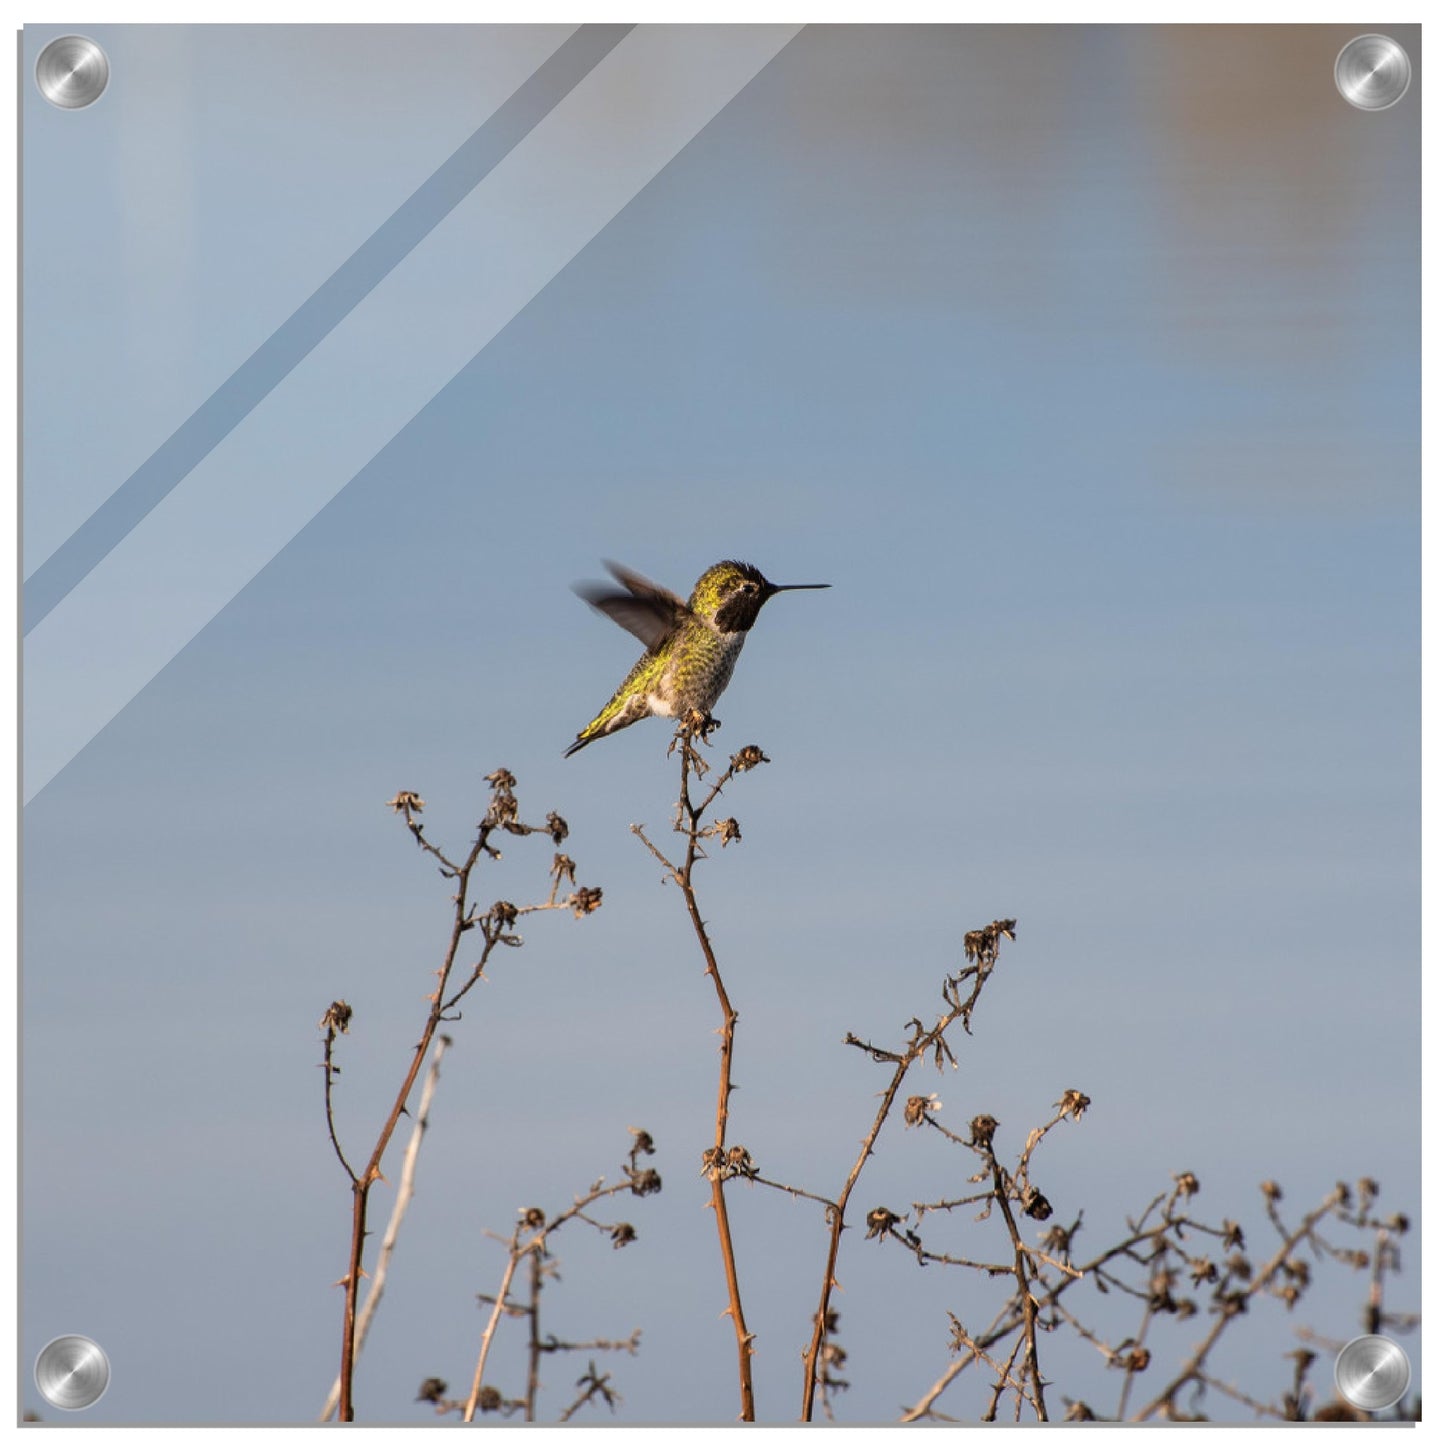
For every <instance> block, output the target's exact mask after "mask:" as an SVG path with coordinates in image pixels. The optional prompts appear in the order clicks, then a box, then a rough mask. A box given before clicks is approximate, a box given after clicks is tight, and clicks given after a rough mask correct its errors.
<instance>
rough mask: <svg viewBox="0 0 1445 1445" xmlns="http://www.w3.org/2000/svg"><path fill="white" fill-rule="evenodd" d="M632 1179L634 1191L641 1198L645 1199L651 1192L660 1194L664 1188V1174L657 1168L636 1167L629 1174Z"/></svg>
mask: <svg viewBox="0 0 1445 1445" xmlns="http://www.w3.org/2000/svg"><path fill="white" fill-rule="evenodd" d="M627 1177H628V1178H629V1179H630V1180H631V1181H632V1192H633V1193H634V1194H635V1195H637V1197H638V1198H639V1199H645V1198H646V1197H647V1196H648V1195H649V1194H658V1193H660V1192H661V1190H662V1175H661V1174H659V1173H658V1172H657V1170H656V1169H635V1170H631V1171H630V1172H629V1173H628V1176H627Z"/></svg>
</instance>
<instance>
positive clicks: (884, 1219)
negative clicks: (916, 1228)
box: [867, 1204, 903, 1239]
mask: <svg viewBox="0 0 1445 1445" xmlns="http://www.w3.org/2000/svg"><path fill="white" fill-rule="evenodd" d="M902 1217H903V1216H902V1215H899V1214H895V1213H894V1212H893V1211H892V1210H891V1209H886V1208H884V1206H883V1205H881V1204H880V1205H879V1206H878V1208H877V1209H870V1210H869V1211H868V1234H867V1238H869V1239H882V1238H883V1236H884V1235H886V1234H887V1233H888V1231H889V1230H890V1229H892V1228H893V1226H894V1225H895V1224H897V1223H898V1222H899V1221H900V1220H901V1219H902Z"/></svg>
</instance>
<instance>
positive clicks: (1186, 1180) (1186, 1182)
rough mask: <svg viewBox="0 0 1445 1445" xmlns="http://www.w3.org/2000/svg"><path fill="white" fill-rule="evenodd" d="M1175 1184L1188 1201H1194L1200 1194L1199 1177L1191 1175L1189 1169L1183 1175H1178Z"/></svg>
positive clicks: (1175, 1177)
mask: <svg viewBox="0 0 1445 1445" xmlns="http://www.w3.org/2000/svg"><path fill="white" fill-rule="evenodd" d="M1174 1182H1175V1183H1176V1184H1177V1185H1178V1186H1179V1192H1180V1193H1181V1194H1182V1195H1183V1196H1184V1197H1185V1198H1186V1199H1192V1198H1193V1197H1194V1196H1195V1195H1196V1194H1198V1193H1199V1179H1198V1176H1197V1175H1195V1174H1193V1173H1191V1172H1190V1171H1189V1170H1188V1169H1186V1170H1185V1171H1184V1173H1183V1174H1176V1175H1175V1176H1174Z"/></svg>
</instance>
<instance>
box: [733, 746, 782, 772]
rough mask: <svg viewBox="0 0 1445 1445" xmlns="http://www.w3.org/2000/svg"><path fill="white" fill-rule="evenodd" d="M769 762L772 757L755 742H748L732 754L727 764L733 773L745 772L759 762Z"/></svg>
mask: <svg viewBox="0 0 1445 1445" xmlns="http://www.w3.org/2000/svg"><path fill="white" fill-rule="evenodd" d="M770 762H772V759H771V758H770V757H768V755H767V754H766V753H765V752H763V750H762V749H761V748H760V747H759V746H758V745H757V744H756V743H749V744H748V745H747V747H745V748H744V749H743V750H742V751H741V752H739V753H734V754H733V756H732V758H731V760H730V761H729V764H728V766H729V767H731V768H732V770H733V772H735V773H746V772H750V771H751V770H752V769H753V768H755V767H757V765H758V764H759V763H770Z"/></svg>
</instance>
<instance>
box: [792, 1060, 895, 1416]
mask: <svg viewBox="0 0 1445 1445" xmlns="http://www.w3.org/2000/svg"><path fill="white" fill-rule="evenodd" d="M912 1062H913V1059H912V1056H907V1057H905V1058H902V1059H900V1060H899V1061H898V1063H897V1065H896V1066H895V1068H894V1070H893V1077H892V1078H891V1079H890V1080H889V1081H888V1087H887V1088H886V1089H884V1091H883V1102H882V1103H881V1104H880V1105H879V1106H878V1112H877V1113H876V1114H875V1115H874V1116H873V1127H872V1128H871V1129H869V1131H868V1133H867V1134H866V1135H865V1136H864V1138H863V1147H862V1148H861V1149H860V1150H859V1151H858V1157H857V1158H856V1159H855V1160H854V1161H853V1168H852V1169H851V1170H850V1171H849V1172H848V1178H847V1179H846V1181H845V1182H844V1184H843V1189H842V1192H841V1193H840V1194H839V1195H838V1197H837V1199H830V1200H829V1201H828V1204H827V1209H828V1259H827V1263H826V1264H825V1265H824V1266H823V1288H822V1293H821V1294H820V1296H819V1299H818V1309H817V1313H816V1314H814V1316H813V1335H812V1338H811V1339H810V1340H809V1342H808V1348H807V1351H806V1353H805V1354H804V1355H803V1410H802V1418H803V1419H804V1420H811V1419H812V1418H813V1397H814V1395H815V1394H816V1392H817V1387H818V1361H819V1358H820V1356H821V1354H822V1349H823V1340H824V1337H825V1336H826V1334H827V1332H828V1307H829V1304H830V1302H831V1300H832V1297H833V1291H834V1290H835V1289H836V1288H837V1286H838V1280H837V1276H836V1273H835V1272H836V1270H837V1265H838V1247H839V1245H840V1243H841V1242H842V1239H843V1216H844V1213H845V1211H846V1210H847V1208H848V1200H849V1198H850V1197H851V1196H852V1193H853V1186H854V1185H855V1184H857V1182H858V1176H859V1175H860V1174H862V1172H863V1166H864V1164H866V1163H867V1162H868V1156H869V1155H870V1154H872V1152H873V1145H874V1144H875V1143H876V1142H877V1139H878V1135H879V1134H880V1132H882V1129H883V1124H884V1121H885V1120H886V1119H887V1118H888V1115H889V1112H890V1111H891V1110H892V1108H893V1101H894V1099H895V1098H897V1096H898V1090H899V1089H900V1088H901V1087H902V1085H903V1080H904V1078H905V1076H906V1075H907V1073H908V1068H909V1065H910V1064H911V1063H912Z"/></svg>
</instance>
